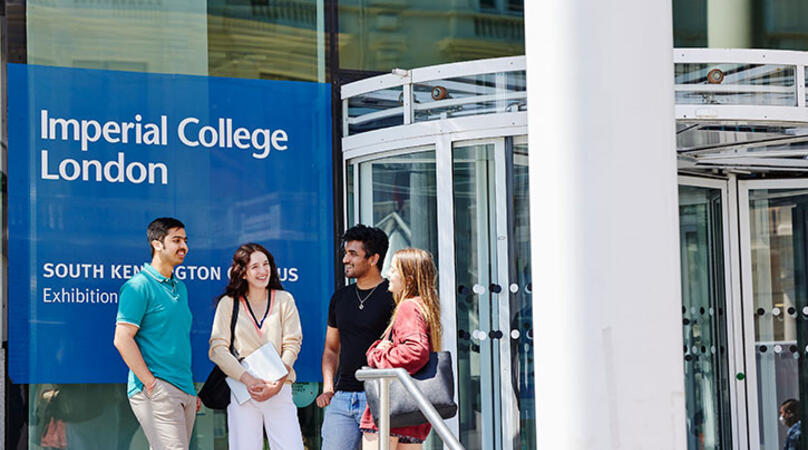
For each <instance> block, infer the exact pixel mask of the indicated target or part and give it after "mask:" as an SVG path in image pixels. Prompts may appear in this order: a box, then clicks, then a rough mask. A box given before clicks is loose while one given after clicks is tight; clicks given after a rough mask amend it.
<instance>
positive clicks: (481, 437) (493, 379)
mask: <svg viewBox="0 0 808 450" xmlns="http://www.w3.org/2000/svg"><path fill="white" fill-rule="evenodd" d="M495 180H496V172H495V163H494V144H480V145H471V146H456V147H455V148H454V151H453V183H454V229H455V281H456V283H457V330H458V339H457V353H458V355H457V368H458V370H457V371H458V374H457V377H458V399H459V405H458V406H459V408H458V415H459V420H460V442H461V443H462V444H463V445H464V446H465V447H466V448H469V449H482V448H486V449H489V448H497V447H496V446H495V434H497V431H496V430H498V429H499V424H500V420H499V414H498V411H495V409H494V408H495V406H496V405H497V403H498V402H497V399H496V398H495V397H496V396H497V389H496V388H495V387H498V375H499V370H498V367H499V359H498V352H497V351H496V348H495V347H494V345H493V344H495V343H496V341H493V339H492V338H493V337H494V334H491V333H492V331H493V330H494V329H495V324H496V323H497V322H498V319H499V317H497V313H498V311H497V309H496V308H494V307H492V294H491V291H490V289H489V288H490V286H491V285H492V284H493V283H494V282H495V281H496V278H497V247H496V242H497V240H496V191H495V187H496V184H495ZM492 342H493V344H492Z"/></svg>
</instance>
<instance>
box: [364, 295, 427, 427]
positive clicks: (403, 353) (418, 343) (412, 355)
mask: <svg viewBox="0 0 808 450" xmlns="http://www.w3.org/2000/svg"><path fill="white" fill-rule="evenodd" d="M420 302H421V299H420V298H419V297H414V298H410V299H407V300H404V301H403V302H402V303H401V305H400V306H399V307H398V311H397V312H396V316H395V319H394V321H393V330H392V333H391V334H392V337H391V341H392V343H393V344H392V345H390V346H387V347H385V348H376V347H377V346H378V344H379V343H380V342H382V341H381V340H377V341H376V342H374V343H373V345H371V346H370V348H369V349H368V351H367V353H366V356H367V358H368V365H369V366H370V367H374V368H377V369H391V368H396V367H403V368H404V369H406V370H407V372H409V373H410V375H412V374H414V373H416V372H418V371H419V370H421V368H422V367H424V366H425V365H426V363H427V362H428V361H429V352H430V351H432V345H431V343H430V342H429V328H428V326H427V324H426V320H424V316H423V315H422V314H421V310H420V308H419V306H418V304H419V303H420ZM360 428H365V429H372V430H376V429H377V427H376V424H375V423H373V416H371V414H370V408H367V407H366V408H365V412H364V414H362V421H361V423H360ZM431 429H432V426H431V425H430V424H428V423H425V424H422V425H415V426H411V427H403V428H392V429H390V433H391V434H393V435H399V436H408V437H413V438H416V439H419V440H424V439H426V437H427V435H428V434H429V431H430V430H431Z"/></svg>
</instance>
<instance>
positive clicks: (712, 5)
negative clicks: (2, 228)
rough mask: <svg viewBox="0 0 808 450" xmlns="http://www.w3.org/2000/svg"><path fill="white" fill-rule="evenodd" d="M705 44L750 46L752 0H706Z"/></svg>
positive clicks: (728, 46) (713, 46) (711, 45)
mask: <svg viewBox="0 0 808 450" xmlns="http://www.w3.org/2000/svg"><path fill="white" fill-rule="evenodd" d="M707 46H708V47H711V48H750V47H751V46H752V0H707Z"/></svg>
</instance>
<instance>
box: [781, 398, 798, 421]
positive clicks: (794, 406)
mask: <svg viewBox="0 0 808 450" xmlns="http://www.w3.org/2000/svg"><path fill="white" fill-rule="evenodd" d="M780 407H781V408H783V411H785V412H789V413H791V414H792V415H793V416H795V417H798V416H799V415H800V402H799V401H798V400H797V399H795V398H790V399H788V400H786V401H784V402H783V403H781V404H780Z"/></svg>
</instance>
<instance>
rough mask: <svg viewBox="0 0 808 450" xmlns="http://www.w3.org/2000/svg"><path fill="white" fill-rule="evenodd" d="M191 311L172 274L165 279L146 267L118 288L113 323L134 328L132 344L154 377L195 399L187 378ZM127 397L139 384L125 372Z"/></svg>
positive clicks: (192, 383)
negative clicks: (124, 324) (119, 289)
mask: <svg viewBox="0 0 808 450" xmlns="http://www.w3.org/2000/svg"><path fill="white" fill-rule="evenodd" d="M191 320H192V317H191V309H190V308H189V307H188V290H187V289H186V288H185V284H184V283H183V282H182V281H180V280H178V279H176V277H174V275H173V274H172V276H171V278H166V277H164V276H163V275H161V274H160V272H158V271H157V269H155V268H154V267H152V266H151V265H150V264H145V265H144V266H143V270H141V271H140V272H138V273H137V274H136V275H135V276H133V277H132V278H130V279H129V281H127V282H126V283H124V285H123V286H121V291H120V295H119V296H118V317H117V319H116V322H117V323H128V324H131V325H135V326H137V327H138V332H137V334H136V335H135V343H137V346H138V347H139V348H140V353H141V354H142V355H143V360H144V361H145V362H146V366H147V367H148V368H149V370H151V372H152V374H154V376H155V377H157V378H160V379H161V380H165V381H167V382H169V383H171V384H173V385H174V386H176V387H177V388H179V389H181V390H182V391H183V392H185V393H187V394H190V395H196V390H195V389H194V381H193V375H192V374H191ZM127 387H128V394H129V397H132V396H133V395H135V394H137V393H138V392H140V391H141V390H143V383H142V382H141V381H140V380H139V379H138V378H137V377H136V376H135V374H134V373H133V372H132V371H131V370H130V371H129V383H128V386H127Z"/></svg>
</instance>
